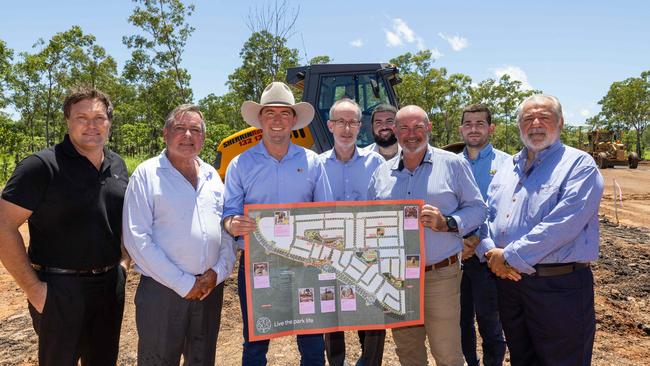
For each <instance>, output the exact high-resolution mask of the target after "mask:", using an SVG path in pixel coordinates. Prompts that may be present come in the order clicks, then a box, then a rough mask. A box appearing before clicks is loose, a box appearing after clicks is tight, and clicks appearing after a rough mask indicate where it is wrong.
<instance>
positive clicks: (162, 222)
mask: <svg viewBox="0 0 650 366" xmlns="http://www.w3.org/2000/svg"><path fill="white" fill-rule="evenodd" d="M163 137H164V140H165V144H166V146H167V148H166V149H165V150H163V152H162V153H161V154H160V155H158V156H157V157H154V158H151V159H149V160H147V161H145V162H143V163H142V164H140V165H139V166H138V167H137V168H136V170H135V172H134V173H133V175H132V177H131V181H130V182H129V186H128V188H127V192H126V196H125V199H124V214H123V226H124V244H125V247H126V249H127V250H128V252H129V254H130V255H131V257H132V258H133V260H134V262H135V264H136V266H135V269H136V271H138V272H140V273H141V274H142V276H141V278H140V284H139V286H138V289H137V292H136V295H135V305H136V324H137V328H138V337H139V340H138V364H139V365H172V364H175V365H178V364H179V362H180V356H181V354H183V357H184V360H185V365H214V363H215V352H216V342H217V335H218V332H219V324H220V319H221V305H222V301H223V284H224V280H225V279H226V278H227V277H228V275H229V274H230V272H231V271H232V268H233V265H234V262H235V253H234V249H233V241H232V238H231V237H230V236H229V235H228V234H225V233H222V228H221V219H222V212H223V189H224V186H223V183H222V182H221V179H220V178H219V175H218V174H217V172H216V171H215V170H214V168H213V167H212V166H210V165H209V164H206V163H205V162H203V161H202V160H201V159H200V158H199V157H198V154H199V152H200V151H201V148H202V146H203V142H204V141H205V122H204V121H203V115H202V114H201V112H200V110H199V109H198V107H196V106H193V105H190V104H183V105H181V106H179V107H177V108H176V109H174V110H173V111H172V112H171V113H170V114H169V116H168V117H167V120H166V121H165V127H164V129H163Z"/></svg>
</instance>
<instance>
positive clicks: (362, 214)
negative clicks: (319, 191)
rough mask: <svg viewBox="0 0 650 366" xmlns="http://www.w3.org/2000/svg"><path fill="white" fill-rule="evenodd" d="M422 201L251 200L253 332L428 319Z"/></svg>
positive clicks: (258, 336)
mask: <svg viewBox="0 0 650 366" xmlns="http://www.w3.org/2000/svg"><path fill="white" fill-rule="evenodd" d="M421 204H422V202H421V201H417V200H403V201H358V202H335V203H334V202H314V203H299V204H284V205H247V206H246V207H245V212H246V214H247V215H248V216H249V217H253V218H255V220H256V221H257V230H256V231H254V232H253V233H251V234H250V235H248V236H247V237H246V251H245V253H246V255H245V261H246V263H245V268H246V281H247V283H250V284H252V286H248V287H247V294H246V297H247V304H248V309H249V312H248V322H249V323H248V329H249V332H250V333H249V339H250V340H252V341H258V340H263V339H270V338H275V337H280V336H285V335H290V334H310V333H325V332H332V331H339V330H352V329H366V330H367V329H385V328H393V327H400V326H408V325H416V324H423V319H424V318H423V309H424V308H423V296H422V291H423V288H424V287H423V284H424V279H423V277H422V276H421V275H420V274H421V273H424V268H423V266H424V258H423V256H424V240H423V231H422V226H421V225H420V224H419V220H418V216H419V207H420V205H421ZM251 310H252V311H251Z"/></svg>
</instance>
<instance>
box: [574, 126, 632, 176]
mask: <svg viewBox="0 0 650 366" xmlns="http://www.w3.org/2000/svg"><path fill="white" fill-rule="evenodd" d="M587 140H588V141H587V142H585V143H584V145H583V146H582V149H583V150H584V151H586V152H588V153H589V154H591V156H592V157H593V158H594V160H595V161H596V164H598V167H599V168H601V169H605V168H613V167H614V166H616V165H627V166H628V167H630V169H636V168H637V166H638V165H639V156H638V155H637V154H636V153H634V152H631V153H627V152H626V151H625V145H624V144H622V143H621V142H620V140H617V139H616V134H615V133H614V132H612V131H609V130H593V131H589V132H588V133H587Z"/></svg>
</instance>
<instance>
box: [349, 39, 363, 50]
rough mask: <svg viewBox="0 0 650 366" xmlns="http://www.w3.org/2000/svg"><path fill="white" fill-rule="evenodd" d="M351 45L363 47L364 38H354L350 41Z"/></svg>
mask: <svg viewBox="0 0 650 366" xmlns="http://www.w3.org/2000/svg"><path fill="white" fill-rule="evenodd" d="M350 46H352V47H355V48H359V47H363V39H361V38H357V39H353V40H352V41H350Z"/></svg>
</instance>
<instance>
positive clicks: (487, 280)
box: [458, 104, 512, 366]
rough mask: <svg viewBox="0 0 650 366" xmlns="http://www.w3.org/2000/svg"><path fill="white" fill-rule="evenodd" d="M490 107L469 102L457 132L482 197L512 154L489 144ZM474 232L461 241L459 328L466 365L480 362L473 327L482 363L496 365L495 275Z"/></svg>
mask: <svg viewBox="0 0 650 366" xmlns="http://www.w3.org/2000/svg"><path fill="white" fill-rule="evenodd" d="M495 127H496V126H495V125H494V124H492V113H491V112H490V109H489V108H487V107H486V106H484V105H482V104H472V105H469V106H467V107H465V108H464V109H463V114H462V118H461V123H460V126H459V127H458V132H459V133H460V136H461V137H462V138H463V141H464V142H465V149H463V151H462V152H461V153H460V154H459V155H460V156H461V157H463V158H465V159H466V160H467V162H468V163H469V164H470V168H471V169H472V175H473V176H474V179H475V180H476V183H477V184H478V187H479V189H480V191H481V196H483V200H487V189H488V186H489V185H490V182H491V181H492V177H493V176H494V174H495V173H496V172H497V171H498V170H499V168H500V166H501V165H502V164H503V163H504V162H505V161H506V160H508V159H511V158H512V157H511V156H510V155H508V154H506V153H504V152H503V151H500V150H497V149H495V148H494V147H492V144H491V143H490V136H491V135H492V134H493V133H494V129H495ZM478 242H479V237H478V234H475V233H472V235H471V236H469V237H468V238H466V239H465V240H464V241H463V255H462V259H463V279H462V280H461V282H460V331H461V341H462V346H463V354H464V355H465V362H467V365H468V366H478V365H480V359H479V358H478V357H477V355H476V330H475V329H476V328H475V325H474V314H476V322H477V323H478V330H479V332H480V333H481V339H482V340H483V343H482V347H481V348H482V350H483V365H485V366H500V365H501V364H503V359H504V357H505V353H506V341H505V339H504V338H503V329H502V328H501V321H500V320H499V307H498V304H497V289H496V283H495V278H494V276H493V275H492V273H491V272H490V269H489V268H488V267H487V263H485V262H481V261H479V259H478V258H477V257H476V256H475V255H474V250H475V248H476V245H477V244H478Z"/></svg>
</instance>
